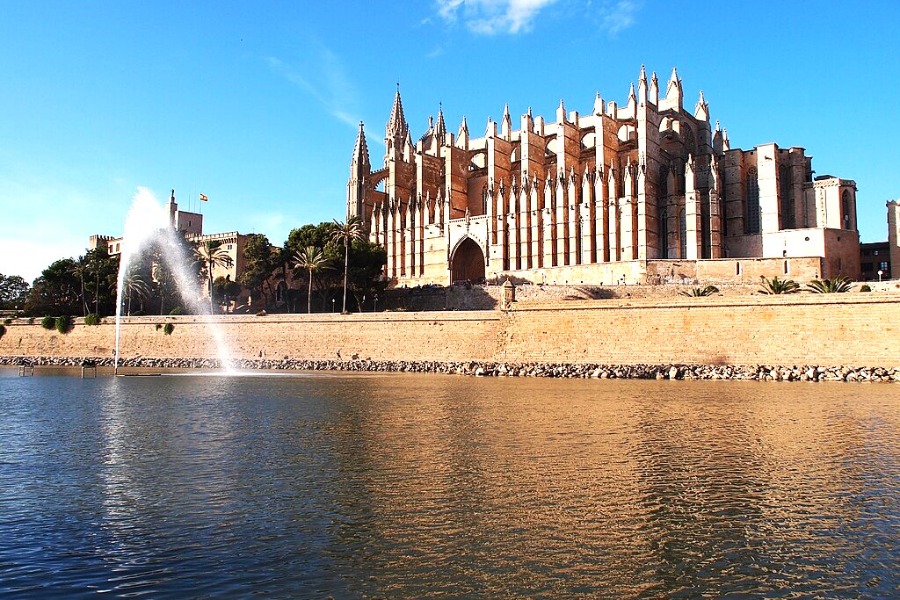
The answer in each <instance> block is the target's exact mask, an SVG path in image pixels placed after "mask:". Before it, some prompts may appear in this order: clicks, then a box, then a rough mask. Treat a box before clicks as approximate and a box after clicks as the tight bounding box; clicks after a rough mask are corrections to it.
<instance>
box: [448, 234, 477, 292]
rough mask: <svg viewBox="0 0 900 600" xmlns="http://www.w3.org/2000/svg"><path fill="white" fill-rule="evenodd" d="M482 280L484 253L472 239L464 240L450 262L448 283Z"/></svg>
mask: <svg viewBox="0 0 900 600" xmlns="http://www.w3.org/2000/svg"><path fill="white" fill-rule="evenodd" d="M483 280H484V253H483V252H482V251H481V248H480V247H479V246H478V244H476V243H475V241H474V240H473V239H472V238H468V237H467V238H466V239H464V240H463V241H462V242H461V243H460V244H459V246H457V247H456V251H455V252H454V253H453V259H452V260H451V262H450V283H456V282H457V281H471V282H473V283H475V282H481V281H483Z"/></svg>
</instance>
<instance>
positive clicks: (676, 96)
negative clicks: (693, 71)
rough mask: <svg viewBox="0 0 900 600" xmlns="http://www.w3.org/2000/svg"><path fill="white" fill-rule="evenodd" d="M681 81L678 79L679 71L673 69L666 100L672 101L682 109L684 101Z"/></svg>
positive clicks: (667, 87)
mask: <svg viewBox="0 0 900 600" xmlns="http://www.w3.org/2000/svg"><path fill="white" fill-rule="evenodd" d="M682 95H683V93H682V89H681V80H680V79H678V69H677V68H675V67H672V76H671V77H669V84H668V85H667V86H666V100H670V101H671V102H672V103H673V104H676V105H677V106H678V108H681V99H682Z"/></svg>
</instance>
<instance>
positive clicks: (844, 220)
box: [841, 190, 852, 229]
mask: <svg viewBox="0 0 900 600" xmlns="http://www.w3.org/2000/svg"><path fill="white" fill-rule="evenodd" d="M850 204H851V202H850V190H844V193H843V194H841V226H842V227H843V228H844V229H852V227H851V225H852V221H851V218H850V212H851V211H850Z"/></svg>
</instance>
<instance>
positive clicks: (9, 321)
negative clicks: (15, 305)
mask: <svg viewBox="0 0 900 600" xmlns="http://www.w3.org/2000/svg"><path fill="white" fill-rule="evenodd" d="M3 324H4V325H12V319H3Z"/></svg>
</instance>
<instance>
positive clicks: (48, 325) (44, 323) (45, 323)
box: [41, 315, 56, 329]
mask: <svg viewBox="0 0 900 600" xmlns="http://www.w3.org/2000/svg"><path fill="white" fill-rule="evenodd" d="M41 327H43V328H44V329H53V328H55V327H56V318H54V317H51V316H49V315H48V316H46V317H44V318H43V319H41Z"/></svg>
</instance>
